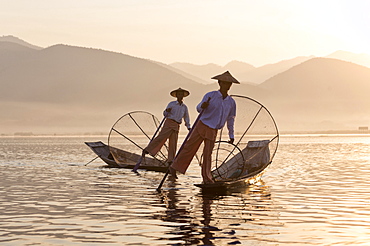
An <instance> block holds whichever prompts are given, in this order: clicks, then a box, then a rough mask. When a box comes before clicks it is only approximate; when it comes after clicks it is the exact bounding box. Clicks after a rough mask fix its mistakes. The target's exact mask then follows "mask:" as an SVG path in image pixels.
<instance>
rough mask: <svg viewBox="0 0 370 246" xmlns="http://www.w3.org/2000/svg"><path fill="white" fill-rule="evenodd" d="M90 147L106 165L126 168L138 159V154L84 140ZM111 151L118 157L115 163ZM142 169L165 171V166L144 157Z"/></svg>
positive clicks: (131, 166)
mask: <svg viewBox="0 0 370 246" xmlns="http://www.w3.org/2000/svg"><path fill="white" fill-rule="evenodd" d="M85 144H86V145H87V146H89V147H90V149H91V150H92V151H93V152H94V153H95V154H97V156H98V157H99V158H100V159H102V160H103V161H104V162H105V163H106V164H108V167H117V168H128V169H132V168H133V167H134V166H135V164H136V161H137V160H138V159H139V157H140V156H139V155H137V154H134V153H131V152H128V151H125V150H121V149H117V148H114V147H109V146H108V145H106V144H104V143H103V142H101V141H98V142H85ZM111 152H114V153H115V155H116V156H117V157H119V158H120V160H119V162H118V163H117V162H116V161H115V159H114V158H113V155H112V154H111ZM140 168H142V169H145V170H149V171H157V172H166V171H167V166H164V165H163V164H162V163H160V162H158V161H156V160H155V159H153V158H150V157H147V158H145V162H143V163H142V164H141V167H140Z"/></svg>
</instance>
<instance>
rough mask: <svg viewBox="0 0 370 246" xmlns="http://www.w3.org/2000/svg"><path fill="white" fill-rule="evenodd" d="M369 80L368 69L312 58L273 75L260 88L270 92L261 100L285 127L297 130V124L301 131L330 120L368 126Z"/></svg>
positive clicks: (354, 126) (369, 105) (353, 125)
mask: <svg viewBox="0 0 370 246" xmlns="http://www.w3.org/2000/svg"><path fill="white" fill-rule="evenodd" d="M369 81H370V68H367V67H364V66H360V65H357V64H354V63H350V62H345V61H341V60H337V59H330V58H313V59H310V60H308V61H306V62H304V63H302V64H299V65H297V66H294V67H293V68H291V69H289V70H288V71H286V72H283V73H280V74H278V75H275V76H274V77H272V78H270V79H269V80H267V81H266V82H264V83H263V84H261V85H260V87H261V88H264V89H265V90H268V91H270V94H271V95H272V96H271V97H269V98H265V100H266V101H269V102H270V103H269V104H270V105H271V109H272V110H273V111H275V112H278V114H280V116H281V117H279V120H280V122H281V123H283V122H284V123H283V124H284V125H285V127H288V128H290V129H293V128H297V122H300V124H301V126H302V128H304V127H305V126H306V124H311V126H312V125H313V124H314V122H316V123H317V122H324V121H326V122H328V121H331V122H333V123H338V122H340V123H342V124H343V126H345V125H346V126H347V127H349V126H350V127H352V128H353V129H356V128H357V126H359V125H368V124H370V97H369V91H370V83H369ZM289 122H291V124H290V125H291V126H289ZM293 122H294V123H293ZM292 123H293V124H292ZM311 128H312V127H311Z"/></svg>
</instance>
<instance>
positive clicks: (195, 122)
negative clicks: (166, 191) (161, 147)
mask: <svg viewBox="0 0 370 246" xmlns="http://www.w3.org/2000/svg"><path fill="white" fill-rule="evenodd" d="M210 100H211V98H210V97H209V98H208V100H207V103H209V101H210ZM204 110H205V109H202V111H201V112H200V113H199V115H198V117H197V119H196V120H195V121H194V124H193V127H192V128H191V129H190V131H189V132H188V135H186V137H185V139H184V141H183V142H182V145H181V147H180V149H179V151H177V153H176V156H175V158H173V161H174V160H176V158H177V156H178V155H179V153H180V152H181V151H182V149H183V148H184V145H185V143H186V142H187V141H188V138H189V137H190V135H191V133H192V132H193V130H194V128H195V126H196V125H197V124H198V121H199V119H200V117H201V116H202V114H203V112H204ZM170 167H171V165H169V166H168V168H167V172H166V174H165V175H164V177H163V179H162V181H161V183H160V184H159V185H158V188H157V191H158V192H159V191H160V190H161V188H162V185H163V183H164V181H165V180H166V178H167V176H168V174H169V173H170Z"/></svg>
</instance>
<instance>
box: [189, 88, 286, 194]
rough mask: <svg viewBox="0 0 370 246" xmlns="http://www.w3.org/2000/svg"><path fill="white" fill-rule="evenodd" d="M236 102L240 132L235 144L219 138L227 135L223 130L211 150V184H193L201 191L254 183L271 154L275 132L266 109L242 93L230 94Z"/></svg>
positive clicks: (276, 136) (275, 148) (236, 121)
mask: <svg viewBox="0 0 370 246" xmlns="http://www.w3.org/2000/svg"><path fill="white" fill-rule="evenodd" d="M232 97H233V98H234V100H235V101H236V105H237V113H236V115H237V116H236V118H235V130H236V131H238V132H240V133H241V134H240V135H239V136H238V137H237V138H236V139H235V144H231V143H228V142H226V141H222V139H223V138H227V135H225V136H224V135H223V129H221V130H220V131H219V133H218V141H217V142H216V144H215V147H214V150H213V153H212V162H213V163H212V168H211V172H212V176H213V179H214V181H215V182H214V183H210V184H204V183H201V184H195V186H197V187H200V188H202V189H205V190H219V189H229V188H232V187H240V186H246V185H251V184H255V183H256V182H258V181H259V180H260V179H261V177H262V175H263V173H264V171H265V169H266V168H267V167H268V166H269V165H270V164H271V162H272V159H273V158H274V156H275V153H276V150H277V147H278V142H279V132H278V129H277V126H276V123H275V120H274V119H273V117H272V115H271V114H270V112H269V111H268V110H267V108H266V107H264V106H263V105H262V104H261V103H259V102H257V101H256V100H253V99H251V98H248V97H244V96H236V95H234V96H232Z"/></svg>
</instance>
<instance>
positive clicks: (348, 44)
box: [0, 0, 370, 66]
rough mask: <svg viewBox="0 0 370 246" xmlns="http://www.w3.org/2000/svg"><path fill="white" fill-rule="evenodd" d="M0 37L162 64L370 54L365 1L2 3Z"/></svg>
mask: <svg viewBox="0 0 370 246" xmlns="http://www.w3.org/2000/svg"><path fill="white" fill-rule="evenodd" d="M0 6H1V7H0V23H2V24H1V26H0V35H14V36H16V37H19V38H21V39H23V40H25V41H27V42H29V43H32V44H35V45H38V46H42V47H48V46H51V45H54V44H60V43H63V44H69V45H76V46H83V47H92V48H100V49H104V50H111V51H117V52H122V53H124V54H128V55H132V56H137V57H141V58H148V59H152V60H156V61H160V62H164V63H171V62H176V61H181V62H190V63H195V64H206V63H217V64H219V65H225V64H226V63H227V62H229V61H232V60H239V61H244V62H247V63H250V64H252V65H255V66H260V65H264V64H267V63H273V62H277V61H280V60H283V59H290V58H293V57H296V56H303V55H304V56H307V55H316V56H325V55H328V54H329V53H332V52H334V51H336V50H346V51H351V52H355V53H367V54H370V28H369V27H368V25H369V23H370V15H369V14H368V12H369V10H370V1H367V0H63V1H62V0H58V1H56V0H32V1H30V0H0Z"/></svg>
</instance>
